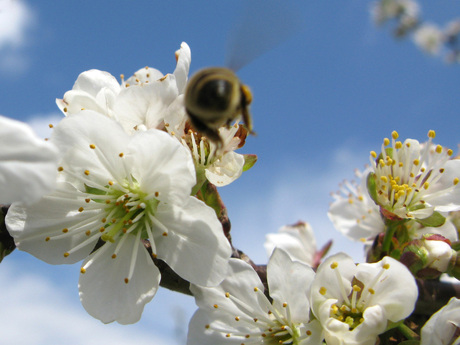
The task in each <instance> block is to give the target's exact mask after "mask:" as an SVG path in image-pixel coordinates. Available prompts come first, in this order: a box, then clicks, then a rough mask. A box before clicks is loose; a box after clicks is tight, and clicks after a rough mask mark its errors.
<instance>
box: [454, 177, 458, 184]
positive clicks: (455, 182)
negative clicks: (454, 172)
mask: <svg viewBox="0 0 460 345" xmlns="http://www.w3.org/2000/svg"><path fill="white" fill-rule="evenodd" d="M458 181H459V180H458V177H456V178H454V181H453V184H454V186H456V185H457V184H458Z"/></svg>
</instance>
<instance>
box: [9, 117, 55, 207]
mask: <svg viewBox="0 0 460 345" xmlns="http://www.w3.org/2000/svg"><path fill="white" fill-rule="evenodd" d="M0 147H1V150H0V204H10V203H12V202H15V201H21V202H24V203H25V204H32V203H33V202H35V201H37V200H39V199H40V198H41V197H42V196H43V195H44V194H48V193H49V192H51V191H52V190H53V189H54V187H55V185H56V173H57V171H56V168H57V162H58V149H57V148H56V147H55V146H54V144H52V143H50V142H47V141H45V140H43V139H40V138H39V137H38V136H37V135H36V134H35V133H34V132H33V130H32V128H30V126H28V125H27V124H25V123H22V122H19V121H16V120H12V119H9V118H7V117H3V116H0Z"/></svg>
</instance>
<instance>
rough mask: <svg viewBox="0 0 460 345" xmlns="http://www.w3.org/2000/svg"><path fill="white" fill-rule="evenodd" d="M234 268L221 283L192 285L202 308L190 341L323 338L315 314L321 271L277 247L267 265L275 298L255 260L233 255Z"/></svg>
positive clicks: (198, 343)
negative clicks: (314, 288) (313, 296)
mask: <svg viewBox="0 0 460 345" xmlns="http://www.w3.org/2000/svg"><path fill="white" fill-rule="evenodd" d="M230 268H231V269H230V270H231V273H229V275H228V276H227V278H226V279H225V280H224V281H223V282H222V283H221V284H220V285H219V286H218V287H214V288H202V287H197V286H192V287H191V290H192V292H193V294H194V295H195V298H196V303H197V305H198V307H199V309H198V311H197V312H196V313H195V315H194V316H193V318H192V320H191V321H190V325H189V334H188V342H187V344H188V345H207V344H209V345H216V344H235V345H241V344H244V345H249V344H273V345H275V344H293V345H299V344H302V345H306V344H315V345H316V344H320V343H321V341H322V339H323V337H322V331H321V327H320V325H319V323H318V321H317V320H311V319H310V302H309V298H308V296H309V292H310V285H311V282H312V280H313V278H314V275H315V273H314V271H313V270H312V269H311V268H310V267H309V266H306V265H304V264H302V263H300V262H293V261H292V260H291V259H290V258H289V256H288V255H287V254H286V253H285V252H284V251H283V250H281V249H275V251H274V252H273V254H272V256H271V257H270V261H269V262H268V267H267V279H268V286H269V293H270V296H271V298H272V299H273V301H272V302H271V301H270V300H269V299H268V298H267V296H266V295H265V294H264V286H263V284H262V282H261V280H260V279H259V277H258V275H257V273H256V272H255V271H254V269H253V268H252V267H251V266H250V265H248V264H247V263H245V262H243V261H242V260H238V259H231V261H230ZM287 282H289V283H288V284H287Z"/></svg>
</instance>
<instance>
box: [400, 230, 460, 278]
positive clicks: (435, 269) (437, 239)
mask: <svg viewBox="0 0 460 345" xmlns="http://www.w3.org/2000/svg"><path fill="white" fill-rule="evenodd" d="M456 257H457V253H456V252H455V251H454V250H452V247H451V243H450V241H449V240H448V239H447V238H445V237H443V236H441V235H438V234H433V235H425V236H423V237H422V238H421V239H417V240H413V241H411V242H409V243H408V245H407V246H406V247H405V248H404V251H403V254H402V255H401V259H400V260H401V262H402V263H403V264H405V265H406V266H407V267H408V268H409V269H410V271H411V272H412V273H413V274H414V276H416V277H417V278H423V279H435V278H437V277H439V276H440V275H441V274H442V273H444V272H446V271H448V270H449V268H450V266H453V265H455V261H456Z"/></svg>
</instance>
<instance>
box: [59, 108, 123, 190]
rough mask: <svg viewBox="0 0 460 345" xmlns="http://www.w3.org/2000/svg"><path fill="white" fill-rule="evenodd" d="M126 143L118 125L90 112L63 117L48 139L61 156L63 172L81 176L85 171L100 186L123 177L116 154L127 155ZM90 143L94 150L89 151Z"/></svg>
mask: <svg viewBox="0 0 460 345" xmlns="http://www.w3.org/2000/svg"><path fill="white" fill-rule="evenodd" d="M129 140H130V136H129V135H128V134H127V133H125V131H124V130H123V128H122V127H121V126H120V124H119V123H117V122H116V121H114V120H112V119H110V118H108V117H107V116H104V115H101V114H99V113H96V112H94V111H90V110H85V111H82V112H80V113H78V114H74V115H71V116H68V117H66V118H65V119H63V120H62V121H61V122H60V123H59V124H58V125H57V126H56V128H55V129H54V131H53V134H52V136H51V141H52V142H54V143H56V145H57V146H58V147H59V149H60V150H61V152H62V153H63V155H64V158H63V162H61V164H62V165H63V167H64V169H65V170H68V171H70V172H72V173H73V174H75V175H76V176H82V177H83V176H84V175H83V174H84V172H85V171H86V170H88V171H89V173H90V174H91V179H92V180H97V181H98V182H99V183H100V184H102V185H106V184H107V183H108V181H109V180H113V179H123V178H126V175H127V174H126V169H125V166H124V164H123V160H122V159H121V158H120V156H119V154H120V153H126V146H127V144H128V142H129ZM91 144H93V145H95V147H96V149H91V148H90V145H91Z"/></svg>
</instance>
